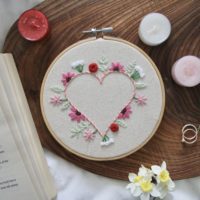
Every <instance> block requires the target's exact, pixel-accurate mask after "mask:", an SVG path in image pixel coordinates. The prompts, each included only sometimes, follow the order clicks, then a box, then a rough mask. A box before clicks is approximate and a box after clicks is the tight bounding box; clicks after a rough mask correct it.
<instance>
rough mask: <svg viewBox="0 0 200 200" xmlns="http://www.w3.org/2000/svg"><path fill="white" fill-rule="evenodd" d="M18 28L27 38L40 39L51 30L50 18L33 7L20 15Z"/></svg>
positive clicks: (31, 39)
mask: <svg viewBox="0 0 200 200" xmlns="http://www.w3.org/2000/svg"><path fill="white" fill-rule="evenodd" d="M18 30H19V32H20V34H21V35H22V37H24V38H25V39H27V40H30V41H38V40H41V39H42V38H44V37H45V36H46V35H47V33H48V31H49V24H48V20H47V18H46V16H45V15H44V14H43V13H42V12H40V11H38V10H35V9H31V10H28V11H25V12H24V13H23V14H22V15H21V16H20V18H19V20H18Z"/></svg>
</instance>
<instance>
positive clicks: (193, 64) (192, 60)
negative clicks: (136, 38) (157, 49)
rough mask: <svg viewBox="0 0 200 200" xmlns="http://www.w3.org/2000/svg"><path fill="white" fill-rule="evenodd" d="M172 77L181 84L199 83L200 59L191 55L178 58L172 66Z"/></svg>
mask: <svg viewBox="0 0 200 200" xmlns="http://www.w3.org/2000/svg"><path fill="white" fill-rule="evenodd" d="M172 77H173V79H174V81H175V82H176V83H177V84H179V85H181V86H185V87H194V86H196V85H198V84H200V59H199V58H198V57H196V56H191V55H189V56H184V57H182V58H180V59H179V60H177V61H176V62H175V63H174V65H173V66H172Z"/></svg>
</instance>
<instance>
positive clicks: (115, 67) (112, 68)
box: [109, 62, 125, 72]
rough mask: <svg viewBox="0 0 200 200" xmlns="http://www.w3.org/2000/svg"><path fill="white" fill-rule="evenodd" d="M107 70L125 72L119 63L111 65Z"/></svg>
mask: <svg viewBox="0 0 200 200" xmlns="http://www.w3.org/2000/svg"><path fill="white" fill-rule="evenodd" d="M109 70H110V71H112V72H125V70H124V66H123V65H121V64H120V63H119V62H116V63H112V66H111V67H110V68H109Z"/></svg>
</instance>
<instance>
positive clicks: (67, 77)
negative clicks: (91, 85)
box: [61, 72, 75, 86]
mask: <svg viewBox="0 0 200 200" xmlns="http://www.w3.org/2000/svg"><path fill="white" fill-rule="evenodd" d="M73 77H75V74H74V73H71V72H67V73H64V74H62V80H61V81H62V83H63V85H64V86H66V85H67V84H68V83H69V82H70V81H71V79H72V78H73Z"/></svg>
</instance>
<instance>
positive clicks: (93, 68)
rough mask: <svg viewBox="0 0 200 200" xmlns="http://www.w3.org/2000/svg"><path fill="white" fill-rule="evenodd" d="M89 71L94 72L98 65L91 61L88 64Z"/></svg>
mask: <svg viewBox="0 0 200 200" xmlns="http://www.w3.org/2000/svg"><path fill="white" fill-rule="evenodd" d="M89 71H90V72H91V73H96V72H97V71H98V65H97V64H96V63H91V64H90V65H89Z"/></svg>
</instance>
